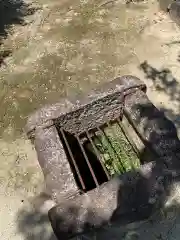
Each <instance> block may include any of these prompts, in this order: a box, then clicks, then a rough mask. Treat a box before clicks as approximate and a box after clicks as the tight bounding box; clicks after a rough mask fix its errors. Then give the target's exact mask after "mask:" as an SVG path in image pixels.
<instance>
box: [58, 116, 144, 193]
mask: <svg viewBox="0 0 180 240" xmlns="http://www.w3.org/2000/svg"><path fill="white" fill-rule="evenodd" d="M55 125H56V128H57V130H58V134H59V137H60V140H61V142H62V144H63V147H64V150H65V152H66V155H67V159H68V161H69V164H70V166H71V170H72V172H73V175H74V178H75V181H76V184H77V186H78V188H79V189H80V190H81V191H82V192H87V191H89V190H92V189H94V188H96V187H98V186H100V185H101V184H103V183H104V182H107V181H108V180H110V179H111V178H112V177H113V176H115V175H119V174H123V173H125V172H128V171H135V170H136V169H138V168H139V167H140V166H141V164H143V163H144V158H145V157H146V156H147V153H146V154H144V153H142V152H141V151H140V149H139V148H140V146H138V144H137V142H136V140H137V138H138V139H139V137H138V135H137V134H136V132H135V130H134V128H133V127H132V126H131V127H130V125H131V124H130V123H129V121H128V119H127V118H126V117H125V116H123V119H122V118H117V119H115V120H113V121H108V122H107V123H105V124H103V125H101V126H97V127H96V128H93V129H90V130H88V129H87V130H85V131H83V132H81V133H77V134H76V133H72V132H68V131H67V129H64V128H63V126H61V125H60V124H59V123H57V122H56V123H55ZM129 133H130V134H129ZM132 133H133V134H132ZM133 135H134V136H133ZM135 135H136V136H135ZM140 141H141V140H140V139H139V142H140ZM141 148H142V146H141Z"/></svg>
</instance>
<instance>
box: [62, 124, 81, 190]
mask: <svg viewBox="0 0 180 240" xmlns="http://www.w3.org/2000/svg"><path fill="white" fill-rule="evenodd" d="M60 132H61V134H62V137H63V139H64V142H65V144H66V147H67V150H68V153H69V155H70V157H71V159H72V161H73V165H74V167H75V170H76V173H77V175H78V178H79V181H80V183H81V186H82V189H83V190H84V191H85V190H86V187H85V184H84V181H83V179H82V177H81V174H80V172H79V169H78V166H77V164H76V161H75V159H74V156H73V153H72V151H71V148H70V146H69V143H68V141H67V139H66V136H65V134H64V131H63V129H62V128H60Z"/></svg>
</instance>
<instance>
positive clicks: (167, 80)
mask: <svg viewBox="0 0 180 240" xmlns="http://www.w3.org/2000/svg"><path fill="white" fill-rule="evenodd" d="M140 69H141V70H142V71H143V72H144V73H145V77H146V78H147V79H149V80H151V81H152V83H153V86H154V87H155V89H156V90H157V91H158V92H159V93H161V92H162V93H164V94H166V95H167V96H168V98H169V101H172V102H175V104H176V106H178V112H180V85H179V82H178V80H177V79H176V78H175V77H174V76H173V74H172V72H171V70H170V69H168V68H162V69H157V68H155V67H153V66H151V65H150V64H149V63H148V62H147V61H144V62H143V63H141V64H140ZM157 94H158V93H157ZM160 110H161V111H163V112H165V113H167V115H168V116H169V117H170V118H171V119H172V120H173V122H174V123H175V124H178V126H180V115H179V113H178V112H177V113H175V112H174V111H173V110H172V109H170V108H169V109H168V108H164V107H160Z"/></svg>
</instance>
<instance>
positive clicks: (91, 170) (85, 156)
mask: <svg viewBox="0 0 180 240" xmlns="http://www.w3.org/2000/svg"><path fill="white" fill-rule="evenodd" d="M75 137H76V139H77V141H78V143H79V146H80V148H81V151H82V153H83V155H84V158H85V160H86V163H87V165H88V167H89V170H90V172H91V175H92V177H93V180H94V182H95V184H96V187H98V186H99V183H98V181H97V179H96V176H95V174H94V171H93V169H92V167H91V164H90V162H89V159H88V157H87V155H86V152H85V150H84V148H83V146H82V143H81V141H80V139H79V136H78V135H75Z"/></svg>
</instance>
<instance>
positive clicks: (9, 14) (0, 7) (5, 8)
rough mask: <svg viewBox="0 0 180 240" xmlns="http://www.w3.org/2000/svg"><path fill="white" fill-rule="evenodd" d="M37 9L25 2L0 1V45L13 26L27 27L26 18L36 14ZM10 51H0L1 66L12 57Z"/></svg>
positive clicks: (15, 0)
mask: <svg viewBox="0 0 180 240" xmlns="http://www.w3.org/2000/svg"><path fill="white" fill-rule="evenodd" d="M36 10H37V8H35V7H32V6H31V4H28V3H25V2H24V0H1V1H0V45H1V44H2V42H3V39H4V38H6V37H7V35H8V32H9V30H10V28H11V27H12V26H13V25H25V24H26V21H25V19H24V18H25V16H29V15H32V14H34V13H35V11H36ZM10 54H11V51H10V50H4V49H0V66H1V65H2V64H3V63H4V62H3V60H4V59H5V58H6V57H8V56H10Z"/></svg>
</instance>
